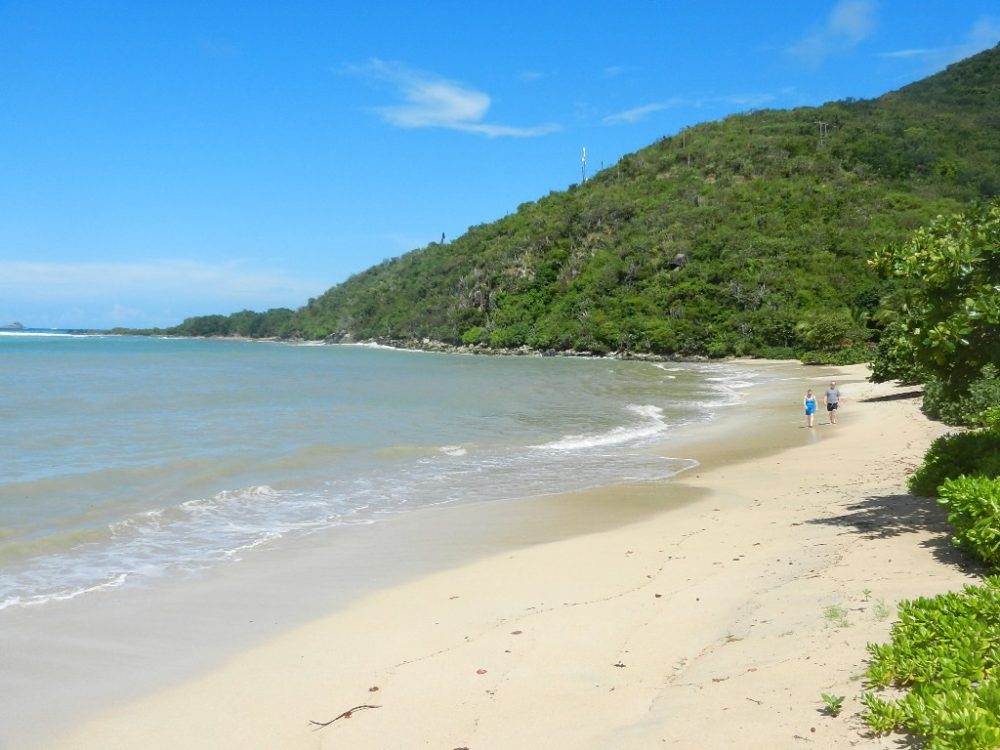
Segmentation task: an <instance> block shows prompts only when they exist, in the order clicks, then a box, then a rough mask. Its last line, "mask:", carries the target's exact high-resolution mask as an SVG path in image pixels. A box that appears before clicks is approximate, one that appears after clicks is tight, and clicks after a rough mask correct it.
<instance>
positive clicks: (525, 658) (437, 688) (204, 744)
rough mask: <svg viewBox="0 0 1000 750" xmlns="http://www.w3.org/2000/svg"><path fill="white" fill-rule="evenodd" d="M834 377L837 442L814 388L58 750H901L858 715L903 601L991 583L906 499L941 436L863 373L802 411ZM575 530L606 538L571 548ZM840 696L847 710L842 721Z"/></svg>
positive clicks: (95, 727)
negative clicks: (536, 527)
mask: <svg viewBox="0 0 1000 750" xmlns="http://www.w3.org/2000/svg"><path fill="white" fill-rule="evenodd" d="M831 373H836V376H837V378H838V380H839V381H841V382H842V384H843V385H842V392H843V407H842V410H841V416H840V423H839V424H837V425H828V424H826V414H825V412H823V410H822V406H821V413H820V414H819V415H818V419H817V425H816V427H815V428H814V429H813V430H808V429H807V428H806V427H805V426H804V420H803V419H802V417H801V415H800V413H799V411H797V409H796V407H795V405H794V404H795V402H796V400H797V399H801V395H798V393H797V392H798V390H799V383H795V384H794V385H791V386H790V387H789V389H788V390H789V391H793V393H792V395H791V401H792V404H791V405H790V406H789V405H788V403H787V402H786V403H785V404H784V405H782V406H780V408H779V407H777V406H774V407H773V408H770V409H769V410H767V411H765V412H761V413H760V414H753V413H748V414H744V415H741V416H740V417H739V418H732V419H730V420H729V422H728V423H727V424H728V427H727V428H726V429H727V433H726V436H725V439H721V438H720V435H719V433H718V430H716V431H714V432H713V430H712V429H709V428H706V429H705V430H704V433H703V434H702V435H701V436H700V438H699V437H698V436H694V437H693V438H692V440H691V443H690V451H689V452H688V453H686V454H685V455H690V456H692V457H694V458H696V459H698V461H699V462H700V464H701V465H700V466H699V467H698V468H696V469H693V470H691V471H688V472H685V473H683V474H681V475H680V476H679V477H677V478H675V479H673V480H670V481H669V482H661V483H649V484H644V485H633V486H620V487H612V488H604V489H601V490H595V491H592V492H590V493H580V494H578V495H576V496H573V497H568V498H549V499H546V501H545V503H543V504H542V507H545V508H549V509H550V510H551V512H552V514H553V515H552V516H551V518H549V519H548V520H547V521H546V520H538V519H537V518H536V519H535V520H536V522H537V523H539V524H541V525H542V526H544V527H545V528H546V529H548V531H546V532H545V533H541V532H539V534H538V535H537V537H538V538H537V539H533V538H532V532H531V527H530V524H529V523H528V521H525V523H524V524H523V525H522V526H520V527H518V529H517V533H513V532H511V535H512V540H511V543H510V544H508V545H502V544H501V545H497V546H496V548H495V549H493V550H492V551H491V552H490V554H487V555H485V556H482V557H480V558H479V559H475V560H473V561H472V562H465V563H461V564H457V565H450V564H442V565H441V566H439V567H440V569H437V570H431V571H428V572H426V573H421V574H420V575H419V576H417V577H416V578H414V579H412V580H406V581H403V582H401V583H397V584H389V585H386V586H385V587H383V588H381V589H379V590H377V591H374V592H371V593H367V594H365V595H363V596H361V597H360V598H357V599H356V600H354V601H353V602H351V603H350V604H349V605H348V606H346V607H344V608H342V609H338V610H337V611H334V612H332V613H331V614H328V615H325V616H322V617H318V618H315V619H313V620H312V621H311V622H309V623H308V624H306V625H303V626H300V627H296V628H294V629H292V630H290V631H288V632H284V633H281V634H279V635H277V636H275V637H273V638H269V639H268V640H266V641H265V642H264V643H262V644H260V645H258V646H255V647H253V648H251V649H249V650H245V651H243V652H241V653H239V654H237V655H235V656H233V657H231V658H228V659H227V660H225V661H224V662H223V663H222V664H220V665H218V666H217V667H215V668H213V669H211V670H210V671H208V672H207V673H205V674H202V675H201V676H197V677H194V678H191V679H185V680H183V681H181V682H180V683H179V684H176V685H174V686H172V687H169V688H166V689H162V690H158V691H156V692H153V693H151V694H149V695H147V696H145V697H141V698H138V699H136V700H132V701H129V702H125V703H123V704H121V705H118V706H115V707H114V708H112V709H110V710H106V711H103V712H101V713H100V714H98V715H96V716H92V717H91V718H90V719H89V720H87V721H85V722H84V723H82V724H80V725H79V726H76V727H74V728H73V729H72V730H71V731H70V732H68V733H67V734H65V735H64V736H62V737H61V738H59V739H58V741H56V742H54V743H52V744H51V745H50V747H52V748H58V749H60V750H62V749H66V750H70V749H72V750H87V749H90V748H93V749H94V750H98V749H100V750H112V749H117V748H122V749H124V748H128V749H129V750H133V749H135V748H150V749H152V748H172V749H173V748H186V749H190V748H206V749H208V748H212V749H213V750H214V749H219V748H234V749H235V748H240V749H241V750H246V749H248V748H261V749H264V748H268V749H271V748H284V749H289V750H292V749H298V748H303V749H306V748H308V749H312V748H352V749H354V750H358V749H364V748H371V749H373V750H374V749H376V748H377V749H379V750H387V749H389V748H422V747H427V748H443V749H444V750H452V749H457V748H468V749H469V750H486V749H490V750H494V749H497V748H574V749H577V748H593V749H594V750H598V749H600V750H605V749H606V748H637V749H638V748H654V747H657V748H658V747H674V748H692V749H693V748H728V747H735V746H740V747H747V748H799V747H814V748H842V747H853V746H859V747H877V748H890V747H895V746H896V744H895V742H894V741H893V740H892V739H889V738H882V739H880V738H867V737H865V736H864V734H863V726H862V723H861V722H860V720H858V719H857V718H856V717H855V716H854V714H855V713H856V712H857V711H858V710H859V708H860V705H859V703H858V700H857V697H858V695H859V693H860V692H861V689H862V680H861V677H862V674H863V671H864V660H865V644H866V643H867V642H869V641H882V640H885V639H886V637H887V635H888V632H889V627H890V624H891V622H892V619H893V617H894V613H895V604H896V603H897V602H898V601H899V600H900V599H904V598H912V597H915V596H920V595H933V594H935V593H939V592H941V591H944V590H948V589H954V588H958V587H960V586H961V585H962V584H963V583H966V582H970V581H972V580H974V578H975V574H974V570H973V568H972V567H971V566H969V565H967V564H966V563H964V562H963V558H962V556H961V555H960V554H959V553H957V552H956V551H955V550H954V549H953V548H952V547H951V545H950V541H949V537H948V533H947V530H946V527H945V526H944V525H943V516H942V514H941V513H940V512H939V511H938V510H937V509H936V508H935V507H934V505H933V503H932V502H930V501H927V500H922V499H916V498H913V497H910V496H908V495H907V494H906V490H905V479H906V477H907V475H908V474H909V472H911V471H912V469H913V468H914V467H915V466H916V465H917V464H918V463H919V460H920V457H921V456H922V454H923V451H924V450H925V449H926V447H927V445H928V444H929V443H930V441H931V440H932V439H933V438H934V437H936V436H937V435H939V434H941V433H942V432H944V431H945V428H944V427H943V426H941V425H939V424H935V423H931V422H928V421H927V420H926V419H925V418H924V417H923V416H922V415H921V413H920V411H919V404H920V400H919V397H918V394H917V393H916V392H915V391H914V389H912V388H906V387H899V386H895V385H892V384H882V385H872V384H869V383H867V382H865V380H864V377H865V370H864V368H862V367H851V368H844V369H843V370H836V369H831V368H825V369H819V368H814V369H810V368H802V375H801V377H802V378H803V379H802V380H801V381H800V382H801V385H802V388H801V390H802V391H804V390H805V387H806V386H810V387H812V388H813V389H814V390H817V391H818V392H820V393H822V388H823V387H824V385H825V382H824V381H825V380H826V379H827V378H828V377H829V376H830V374H831ZM667 485H669V491H670V493H671V497H672V498H673V502H672V503H671V506H670V507H671V509H670V510H665V511H662V512H657V510H656V508H657V499H658V498H660V497H662V496H663V494H664V493H665V492H666V489H665V488H666V486H667ZM623 503H624V504H628V506H629V507H630V508H631V509H632V510H631V511H630V512H629V513H628V514H626V515H625V516H624V517H623V519H622V520H621V521H620V522H618V523H607V522H606V519H607V518H608V517H610V516H611V515H613V513H612V512H610V511H613V509H614V508H615V507H616V504H623ZM512 507H514V508H515V509H516V507H517V506H516V505H515V506H512ZM553 508H554V509H555V510H552V509H553ZM573 508H577V509H578V511H579V512H580V514H581V515H586V517H587V518H589V519H590V520H589V521H587V520H586V519H581V521H580V523H579V524H567V528H566V531H565V533H564V534H553V533H552V531H551V530H552V527H553V525H558V524H559V523H560V522H561V520H562V521H565V520H566V519H568V518H570V517H571V516H572V513H573V512H574V511H573ZM594 508H601V509H603V518H604V519H605V522H597V521H594V520H593V519H594V511H593V509H594ZM636 508H639V509H642V512H640V511H639V510H636ZM583 510H586V511H587V512H586V513H583ZM496 512H502V511H496ZM507 512H510V511H507ZM508 526H510V524H508ZM510 528H513V526H510ZM311 585H314V586H316V587H318V588H321V587H322V586H323V582H322V581H314V582H312V583H311ZM821 692H826V693H832V694H837V695H845V696H847V700H846V703H845V710H844V713H843V714H842V715H841V716H840V717H837V718H833V717H829V716H825V715H824V714H823V713H822V712H821V708H822V703H821V701H820V693H821ZM349 711H351V713H350V714H349V715H348V714H347V713H346V712H349ZM337 717H341V718H337ZM331 720H333V721H332V723H330V724H329V725H327V726H325V727H321V726H318V725H317V724H313V723H311V722H330V721H331Z"/></svg>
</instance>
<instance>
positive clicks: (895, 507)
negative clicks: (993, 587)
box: [809, 494, 984, 574]
mask: <svg viewBox="0 0 1000 750" xmlns="http://www.w3.org/2000/svg"><path fill="white" fill-rule="evenodd" d="M809 523H814V524H823V525H827V526H840V527H843V528H844V529H845V532H844V533H855V534H857V535H858V536H860V537H861V538H863V539H889V538H892V537H896V536H901V535H903V534H912V533H915V532H918V531H925V532H930V533H931V534H932V535H933V536H932V537H931V538H930V539H925V540H923V541H921V542H920V546H922V547H924V548H926V549H928V550H930V552H931V554H932V555H934V557H935V558H936V559H937V560H940V561H941V562H943V563H947V564H948V565H954V566H956V567H957V568H959V569H960V570H961V571H963V572H965V573H970V574H982V573H983V572H984V568H983V566H982V565H981V564H979V562H978V561H977V560H975V559H974V558H973V557H972V556H971V555H969V554H967V553H966V552H964V551H963V550H961V549H960V548H958V547H956V546H955V545H954V544H952V542H951V535H952V533H953V532H954V529H953V528H952V527H951V525H950V524H949V523H948V517H947V514H946V513H945V511H944V509H943V508H941V507H940V506H939V505H938V504H937V503H936V502H935V501H934V500H933V499H932V498H927V497H919V496H917V495H904V494H899V495H880V496H874V497H866V498H865V499H864V500H860V501H858V502H856V503H853V504H852V505H849V506H847V512H846V513H843V514H841V515H837V516H829V517H827V518H814V519H813V520H811V521H809Z"/></svg>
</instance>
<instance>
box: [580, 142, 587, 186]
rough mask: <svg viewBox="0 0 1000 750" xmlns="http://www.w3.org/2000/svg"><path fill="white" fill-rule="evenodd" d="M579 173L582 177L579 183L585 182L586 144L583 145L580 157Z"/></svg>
mask: <svg viewBox="0 0 1000 750" xmlns="http://www.w3.org/2000/svg"><path fill="white" fill-rule="evenodd" d="M580 174H581V175H582V177H583V179H582V180H581V183H583V182H586V181H587V147H586V146H584V147H583V156H582V157H580Z"/></svg>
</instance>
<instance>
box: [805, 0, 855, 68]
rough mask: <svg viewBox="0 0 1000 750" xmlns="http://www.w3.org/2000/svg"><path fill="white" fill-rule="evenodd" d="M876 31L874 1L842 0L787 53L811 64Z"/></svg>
mask: <svg viewBox="0 0 1000 750" xmlns="http://www.w3.org/2000/svg"><path fill="white" fill-rule="evenodd" d="M874 30H875V3H874V2H873V0H840V2H838V3H837V4H836V5H835V6H834V7H833V10H831V11H830V14H829V15H828V16H827V17H826V20H825V21H824V22H823V24H822V25H821V26H820V27H819V28H817V29H815V30H814V31H812V32H810V33H809V34H807V35H806V36H804V37H803V38H802V39H800V40H799V41H797V42H796V43H795V44H793V45H791V46H790V47H789V48H788V50H787V52H788V53H789V54H790V55H792V56H793V57H796V58H798V59H799V60H800V61H802V62H804V63H806V64H809V65H819V64H820V63H821V62H823V61H824V60H825V59H826V58H827V57H829V56H830V55H832V54H835V53H837V52H841V51H843V50H846V49H851V48H852V47H855V46H857V45H858V44H860V43H861V42H863V41H864V40H865V39H867V38H868V37H869V36H870V35H871V33H872V32H873V31H874Z"/></svg>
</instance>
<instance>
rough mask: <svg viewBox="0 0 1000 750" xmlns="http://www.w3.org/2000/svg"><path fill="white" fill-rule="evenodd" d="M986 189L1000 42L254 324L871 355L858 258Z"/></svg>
mask: <svg viewBox="0 0 1000 750" xmlns="http://www.w3.org/2000/svg"><path fill="white" fill-rule="evenodd" d="M998 192H1000V46H998V47H996V48H994V49H992V50H988V51H986V52H983V53H981V54H979V55H976V56H974V57H972V58H969V59H967V60H964V61H962V62H960V63H957V64H955V65H952V66H951V67H949V68H948V69H947V70H945V71H943V72H941V73H939V74H937V75H935V76H932V77H930V78H927V79H925V80H922V81H919V82H917V83H914V84H912V85H909V86H906V87H904V88H902V89H900V90H898V91H895V92H892V93H889V94H885V95H884V96H882V97H880V98H878V99H874V100H864V101H860V100H845V101H839V102H832V103H829V104H825V105H823V106H821V107H807V108H800V109H795V110H790V111H777V110H766V111H758V112H753V113H749V114H742V115H734V116H731V117H728V118H726V119H725V120H722V121H720V122H710V123H705V124H702V125H698V126H696V127H691V128H688V129H686V130H684V131H682V132H681V133H679V134H677V135H674V136H671V137H667V138H663V139H661V140H660V141H658V142H656V143H654V144H653V145H651V146H649V147H647V148H644V149H642V150H640V151H637V152H635V153H633V154H630V155H628V156H626V157H624V158H623V159H622V160H621V161H620V162H619V163H618V164H616V165H614V166H612V167H610V168H608V169H605V170H603V171H602V172H600V173H599V174H597V175H595V176H594V177H593V178H592V179H590V180H588V181H587V182H586V183H584V184H582V185H577V186H573V187H571V188H570V189H569V190H566V191H563V192H554V193H551V194H550V195H548V196H546V197H544V198H541V199H540V200H538V201H535V202H533V203H525V204H523V205H521V206H519V207H518V209H517V212H516V213H514V214H511V215H509V216H507V217H505V218H503V219H500V220H499V221H496V222H493V223H491V224H484V225H481V226H477V227H472V228H470V229H469V230H468V232H466V234H464V235H463V236H461V237H459V238H458V239H456V240H455V241H453V242H451V243H449V244H437V243H434V244H431V245H429V246H427V247H425V248H421V249H418V250H414V251H413V252H410V253H408V254H406V255H403V256H401V257H399V258H395V259H393V260H389V261H386V262H384V263H382V264H380V265H378V266H375V267H374V268H371V269H369V270H367V271H365V272H363V273H360V274H357V275H355V276H353V277H351V278H350V279H348V280H347V281H345V282H344V283H342V284H340V285H338V286H335V287H333V288H332V289H330V290H329V291H327V292H326V293H325V294H323V295H322V296H320V297H318V298H316V299H313V300H310V301H309V303H308V304H307V305H306V306H305V307H303V308H302V309H300V310H298V311H296V312H295V313H294V314H286V313H288V311H282V314H279V315H273V313H274V311H272V312H271V313H269V314H272V315H273V317H274V319H275V320H277V321H279V322H280V326H279V328H278V329H276V330H266V329H268V328H270V326H259V328H262V329H264V331H263V335H267V334H269V333H270V334H273V333H279V334H280V335H283V336H298V337H302V338H307V339H323V338H333V339H344V338H349V339H355V340H359V339H377V340H383V341H386V340H387V341H394V342H402V343H406V342H418V341H420V340H423V339H431V340H434V341H440V342H446V343H450V344H461V343H465V344H484V345H488V346H490V347H493V348H510V347H520V346H528V347H532V348H535V349H542V350H548V349H552V350H560V351H568V350H576V351H581V350H586V351H591V352H601V353H603V352H610V351H630V352H649V353H657V354H677V355H710V356H723V355H751V354H756V355H772V356H792V355H797V356H802V355H803V354H806V353H808V352H811V351H818V352H825V353H826V355H824V356H846V357H849V358H851V357H853V358H855V359H863V358H864V356H865V355H864V352H865V347H866V345H867V344H866V342H868V341H870V340H871V339H872V338H873V337H874V336H877V326H876V325H875V324H874V323H873V321H872V320H871V318H870V315H871V313H872V312H873V311H874V310H875V309H876V307H877V304H878V300H879V299H880V297H882V296H883V294H884V293H885V292H886V291H887V289H886V288H885V286H884V284H885V283H886V282H882V281H879V280H878V279H877V278H876V277H875V276H874V275H873V274H872V273H871V272H870V270H869V269H868V267H867V265H866V260H867V258H868V257H869V255H870V253H871V252H872V251H873V250H874V249H877V248H879V247H882V246H884V245H886V244H887V243H895V242H899V241H901V240H903V239H904V238H906V237H907V236H908V234H909V233H910V232H912V231H913V230H914V229H915V228H916V227H918V226H920V225H922V224H924V223H926V222H928V221H929V220H930V219H932V218H933V217H934V216H936V215H938V214H942V213H952V212H954V211H958V210H961V209H962V208H963V207H964V205H965V204H967V203H968V202H969V201H973V200H977V199H984V198H988V197H991V196H993V195H995V194H997V193H998ZM237 315H243V316H244V318H245V317H246V316H247V315H248V313H246V312H244V313H239V314H237ZM249 315H253V314H252V313H250V314H249ZM233 317H235V316H230V318H233ZM221 319H222V320H223V321H226V320H229V319H227V318H221ZM205 320H206V319H204V318H195V319H191V320H189V321H185V324H182V325H181V326H178V327H177V328H176V329H172V331H173V332H176V333H185V332H188V331H185V330H184V329H185V327H188V328H190V327H191V326H193V325H195V324H196V323H197V322H198V321H205ZM217 332H224V331H217ZM228 332H231V333H239V332H240V331H238V330H230V331H228ZM838 352H839V355H838V354H837V353H838ZM807 356H808V355H807Z"/></svg>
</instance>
